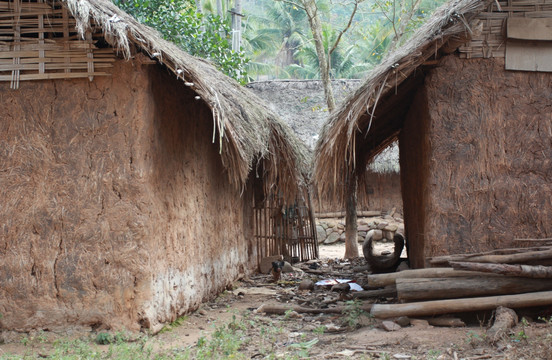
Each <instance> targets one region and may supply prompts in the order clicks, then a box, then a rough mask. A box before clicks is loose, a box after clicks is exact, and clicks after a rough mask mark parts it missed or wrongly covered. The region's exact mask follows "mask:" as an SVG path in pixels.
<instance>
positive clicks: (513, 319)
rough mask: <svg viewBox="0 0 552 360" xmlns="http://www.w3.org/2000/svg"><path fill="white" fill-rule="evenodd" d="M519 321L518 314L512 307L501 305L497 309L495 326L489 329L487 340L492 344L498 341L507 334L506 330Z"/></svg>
mask: <svg viewBox="0 0 552 360" xmlns="http://www.w3.org/2000/svg"><path fill="white" fill-rule="evenodd" d="M517 322H518V316H517V314H516V312H515V311H514V310H512V309H508V308H505V307H503V306H499V307H498V308H497V309H496V313H495V321H494V324H493V326H492V327H491V328H490V329H489V330H488V331H487V340H489V342H490V343H491V344H494V343H496V342H497V341H498V340H500V339H501V338H502V337H504V336H505V335H506V332H507V331H508V330H509V329H511V328H512V327H514V326H515V325H516V324H517Z"/></svg>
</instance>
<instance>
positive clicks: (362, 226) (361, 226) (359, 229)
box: [357, 225, 370, 232]
mask: <svg viewBox="0 0 552 360" xmlns="http://www.w3.org/2000/svg"><path fill="white" fill-rule="evenodd" d="M357 231H364V232H368V231H370V226H368V225H360V226H359V227H357Z"/></svg>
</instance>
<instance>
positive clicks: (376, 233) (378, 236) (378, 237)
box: [366, 230, 383, 241]
mask: <svg viewBox="0 0 552 360" xmlns="http://www.w3.org/2000/svg"><path fill="white" fill-rule="evenodd" d="M372 231H373V233H372V240H374V241H380V240H381V239H383V232H382V231H381V230H370V231H369V232H368V233H367V234H366V237H368V235H369V234H370V232H372Z"/></svg>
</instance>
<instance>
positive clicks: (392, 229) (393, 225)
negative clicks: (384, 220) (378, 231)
mask: <svg viewBox="0 0 552 360" xmlns="http://www.w3.org/2000/svg"><path fill="white" fill-rule="evenodd" d="M398 228H399V227H398V226H397V225H395V224H389V225H387V226H386V227H385V228H384V229H383V230H385V231H393V232H395V231H397V229H398Z"/></svg>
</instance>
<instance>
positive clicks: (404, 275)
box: [368, 268, 488, 287]
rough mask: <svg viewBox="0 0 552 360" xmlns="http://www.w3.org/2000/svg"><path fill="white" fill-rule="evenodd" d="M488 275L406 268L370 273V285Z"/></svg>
mask: <svg viewBox="0 0 552 360" xmlns="http://www.w3.org/2000/svg"><path fill="white" fill-rule="evenodd" d="M477 275H488V274H485V273H479V272H475V271H458V270H454V269H452V268H428V269H415V270H404V271H399V272H394V273H388V274H377V275H368V285H370V286H373V287H383V286H387V285H393V284H395V280H396V279H415V278H442V277H461V276H477Z"/></svg>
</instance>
